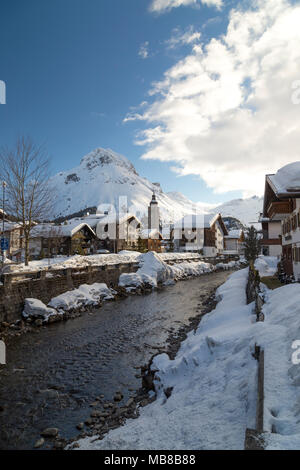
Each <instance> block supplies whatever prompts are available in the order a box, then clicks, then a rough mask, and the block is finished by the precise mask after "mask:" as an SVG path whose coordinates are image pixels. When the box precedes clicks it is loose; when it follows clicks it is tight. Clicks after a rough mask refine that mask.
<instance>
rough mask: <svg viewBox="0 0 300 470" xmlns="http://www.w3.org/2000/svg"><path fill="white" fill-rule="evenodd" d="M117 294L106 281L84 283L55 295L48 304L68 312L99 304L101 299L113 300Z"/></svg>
mask: <svg viewBox="0 0 300 470" xmlns="http://www.w3.org/2000/svg"><path fill="white" fill-rule="evenodd" d="M115 294H116V292H115V291H114V290H113V289H109V288H108V287H107V285H106V284H104V283H100V284H99V283H95V284H92V285H88V284H82V285H81V286H79V287H78V289H74V290H71V291H68V292H65V293H64V294H61V295H58V296H57V297H54V298H53V299H52V300H51V301H50V302H49V304H48V306H49V307H52V308H54V309H56V310H58V311H61V310H63V311H64V312H68V311H70V310H74V309H79V308H82V307H91V306H97V305H99V303H100V302H101V300H113V299H114V295H115Z"/></svg>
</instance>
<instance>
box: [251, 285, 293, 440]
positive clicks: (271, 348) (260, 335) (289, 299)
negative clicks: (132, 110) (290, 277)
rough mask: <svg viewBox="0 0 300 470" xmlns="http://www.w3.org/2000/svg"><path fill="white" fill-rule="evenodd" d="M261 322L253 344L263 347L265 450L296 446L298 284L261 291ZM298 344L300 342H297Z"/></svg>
mask: <svg viewBox="0 0 300 470" xmlns="http://www.w3.org/2000/svg"><path fill="white" fill-rule="evenodd" d="M265 297H266V298H267V299H266V300H267V302H266V304H265V305H264V308H263V313H264V315H265V322H264V323H260V324H257V325H259V327H258V328H257V330H258V331H257V335H256V336H257V343H258V344H260V345H261V346H262V347H264V350H265V413H264V429H265V430H266V431H269V432H271V431H272V429H273V433H272V434H269V435H267V437H266V441H267V449H300V419H299V415H300V387H299V386H300V364H293V361H292V359H293V354H295V356H296V357H295V359H299V358H300V349H299V345H298V346H297V348H296V349H293V348H292V345H293V343H294V341H297V340H298V341H299V340H300V284H297V283H296V284H289V285H285V286H283V287H280V288H278V289H275V290H273V291H272V290H267V291H266V293H265ZM299 344H300V343H299ZM297 351H299V352H298V353H297Z"/></svg>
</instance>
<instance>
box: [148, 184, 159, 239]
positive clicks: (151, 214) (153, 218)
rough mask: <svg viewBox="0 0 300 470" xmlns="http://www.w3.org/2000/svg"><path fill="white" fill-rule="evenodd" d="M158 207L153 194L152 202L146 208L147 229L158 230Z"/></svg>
mask: <svg viewBox="0 0 300 470" xmlns="http://www.w3.org/2000/svg"><path fill="white" fill-rule="evenodd" d="M159 222H160V221H159V207H158V202H157V200H156V196H155V193H153V195H152V200H151V202H150V204H149V207H148V229H149V230H150V229H157V230H159Z"/></svg>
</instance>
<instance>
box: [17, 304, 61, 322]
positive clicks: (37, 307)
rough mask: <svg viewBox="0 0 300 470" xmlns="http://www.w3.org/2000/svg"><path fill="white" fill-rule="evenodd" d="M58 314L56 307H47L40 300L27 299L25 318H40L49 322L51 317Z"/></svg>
mask: <svg viewBox="0 0 300 470" xmlns="http://www.w3.org/2000/svg"><path fill="white" fill-rule="evenodd" d="M57 315H58V312H57V311H56V310H55V309H53V308H50V307H47V306H46V305H45V304H44V303H43V302H41V301H40V300H38V299H25V305H24V311H23V318H25V319H27V318H31V319H33V320H37V319H40V320H42V321H43V322H48V321H49V319H50V318H51V317H56V316H57Z"/></svg>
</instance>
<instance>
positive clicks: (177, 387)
mask: <svg viewBox="0 0 300 470" xmlns="http://www.w3.org/2000/svg"><path fill="white" fill-rule="evenodd" d="M247 275H248V269H243V270H240V271H237V272H235V273H234V274H232V275H231V276H230V277H229V279H228V280H227V282H226V283H225V284H223V285H222V286H221V287H220V288H219V289H218V290H217V297H218V299H219V303H218V305H217V307H216V309H215V310H214V311H212V312H211V313H209V314H208V315H206V316H205V317H203V319H202V321H201V323H200V325H199V327H198V329H197V331H196V333H194V332H191V333H190V334H189V335H188V338H187V339H186V340H185V341H184V342H183V343H182V345H181V348H180V350H179V352H178V354H177V356H176V358H175V359H174V360H170V359H169V357H168V356H167V355H166V354H161V355H158V356H156V358H154V362H153V365H152V368H153V369H154V370H158V372H157V373H156V381H155V387H156V392H157V400H156V401H155V402H153V403H151V404H150V405H148V406H146V407H144V408H140V417H139V418H138V419H135V420H127V422H126V424H125V426H123V427H120V428H118V429H115V430H112V431H110V432H109V434H107V435H106V436H105V437H104V439H103V440H102V441H95V442H92V441H93V438H86V439H82V440H80V441H79V445H80V449H105V450H112V449H119V450H122V449H124V450H126V449H128V450H129V449H130V450H133V449H146V450H148V449H149V450H164V449H171V450H172V449H175V450H194V449H243V447H244V437H245V430H246V428H247V427H249V428H255V415H256V394H257V362H256V361H255V360H254V358H253V357H252V354H251V353H252V352H253V349H254V345H255V343H256V344H258V345H260V346H261V347H262V348H263V349H264V351H265V389H264V397H265V401H264V406H265V408H264V430H265V433H264V438H265V443H266V448H267V449H299V448H300V419H299V415H300V285H299V284H297V283H296V284H289V285H285V286H283V287H280V288H278V289H275V290H268V289H265V292H264V294H265V298H266V303H265V305H264V307H263V313H264V315H265V321H264V322H258V323H256V321H255V315H254V314H253V304H250V305H246V294H245V286H246V282H247ZM295 341H298V342H299V343H296V344H295ZM169 387H173V391H172V395H171V397H170V398H169V399H166V396H165V394H164V390H166V389H167V388H169Z"/></svg>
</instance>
